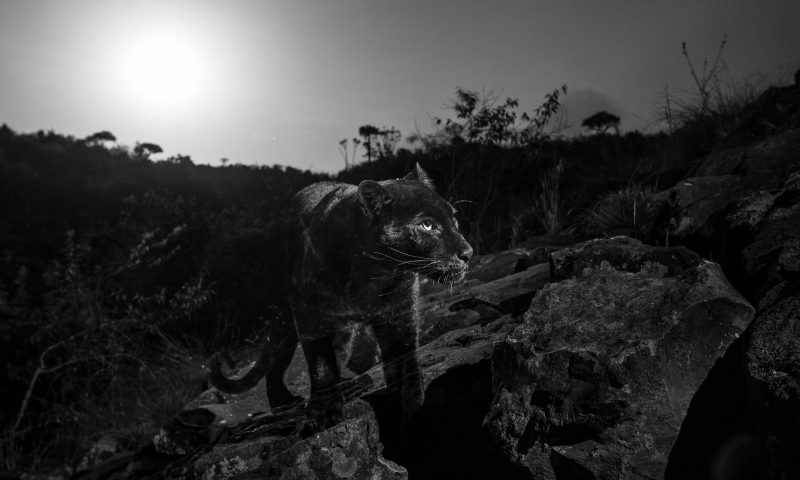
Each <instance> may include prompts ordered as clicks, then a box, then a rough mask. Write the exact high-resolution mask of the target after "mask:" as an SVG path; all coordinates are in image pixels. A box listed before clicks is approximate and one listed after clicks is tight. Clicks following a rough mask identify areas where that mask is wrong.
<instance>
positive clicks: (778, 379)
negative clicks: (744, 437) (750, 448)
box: [744, 282, 800, 479]
mask: <svg viewBox="0 0 800 480" xmlns="http://www.w3.org/2000/svg"><path fill="white" fill-rule="evenodd" d="M779 288H780V289H781V290H782V291H781V292H780V293H778V294H777V298H776V299H775V300H774V301H773V302H772V304H771V305H770V306H769V307H767V308H764V309H762V310H761V311H759V313H758V315H757V317H756V319H755V320H754V322H753V328H752V330H751V332H750V335H749V342H748V344H747V347H746V351H745V358H744V361H745V382H746V383H745V385H746V391H747V400H748V403H749V406H750V411H751V414H752V416H753V418H754V419H757V421H755V422H753V425H754V427H755V428H754V434H755V439H756V444H757V445H759V446H760V455H759V458H758V464H759V465H760V472H759V473H760V476H761V478H768V479H791V478H800V457H799V456H798V452H800V282H794V284H791V285H790V284H788V283H787V284H785V285H783V286H781V287H779Z"/></svg>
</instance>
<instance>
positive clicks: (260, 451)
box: [192, 400, 408, 480]
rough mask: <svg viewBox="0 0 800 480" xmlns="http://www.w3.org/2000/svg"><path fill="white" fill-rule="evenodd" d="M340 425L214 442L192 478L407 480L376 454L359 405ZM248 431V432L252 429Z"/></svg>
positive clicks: (371, 418)
mask: <svg viewBox="0 0 800 480" xmlns="http://www.w3.org/2000/svg"><path fill="white" fill-rule="evenodd" d="M344 414H345V419H344V421H342V422H341V423H339V424H337V425H335V426H334V427H332V428H329V429H327V430H325V431H323V432H320V433H317V434H314V435H312V436H310V437H308V438H305V439H303V438H301V437H300V435H299V432H294V433H293V434H291V435H259V434H255V435H254V434H253V433H252V432H250V433H249V434H248V435H244V439H241V440H240V441H235V442H226V443H218V444H216V445H215V446H214V447H213V449H212V450H211V451H209V452H207V453H205V454H204V455H203V456H201V457H199V458H198V459H197V460H196V461H194V463H193V464H192V474H193V476H194V477H195V478H203V479H206V480H214V479H228V478H232V477H236V478H242V479H243V478H275V479H283V478H297V479H303V478H306V479H320V480H322V479H332V480H333V479H336V480H340V479H347V478H350V479H362V478H382V479H398V480H400V479H407V478H408V472H407V471H406V469H405V468H403V467H401V466H399V465H397V464H396V463H394V462H392V461H389V460H386V459H385V458H383V456H382V455H381V449H382V447H381V444H380V441H379V439H378V425H377V421H376V420H375V414H374V413H373V411H372V408H371V407H370V406H369V404H367V403H366V402H364V401H362V400H356V401H354V402H350V403H348V404H347V406H346V407H345V412H344ZM251 428H252V427H251Z"/></svg>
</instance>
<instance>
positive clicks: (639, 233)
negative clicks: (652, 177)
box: [582, 184, 652, 239]
mask: <svg viewBox="0 0 800 480" xmlns="http://www.w3.org/2000/svg"><path fill="white" fill-rule="evenodd" d="M651 193H652V188H651V187H648V186H643V185H637V184H630V185H628V186H626V187H625V188H621V189H619V190H615V191H612V192H608V193H607V194H605V195H603V196H602V197H601V198H600V200H598V202H597V203H596V204H595V206H594V208H592V210H591V211H588V212H586V213H585V215H584V221H583V222H582V224H583V225H582V227H583V230H585V232H586V233H589V234H591V235H602V236H612V235H628V236H631V237H634V238H638V239H645V236H646V234H647V232H645V231H644V229H645V222H644V221H643V220H644V213H645V207H646V204H647V199H648V198H649V196H650V194H651Z"/></svg>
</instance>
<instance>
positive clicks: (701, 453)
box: [650, 129, 800, 479]
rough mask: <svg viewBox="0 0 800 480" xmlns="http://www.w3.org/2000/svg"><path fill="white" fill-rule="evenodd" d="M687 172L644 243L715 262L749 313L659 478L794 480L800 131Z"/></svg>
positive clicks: (658, 205)
mask: <svg viewBox="0 0 800 480" xmlns="http://www.w3.org/2000/svg"><path fill="white" fill-rule="evenodd" d="M691 175H694V176H693V177H691V178H687V179H685V180H684V181H682V182H680V183H678V184H677V185H675V186H674V187H672V188H670V189H668V190H666V191H664V192H661V193H659V194H656V195H655V196H654V197H653V198H651V203H650V206H651V207H654V210H656V211H658V213H657V214H655V215H652V216H651V217H650V218H652V219H655V220H654V223H653V228H652V230H651V235H650V239H651V240H653V241H658V242H661V243H665V241H669V242H670V243H671V244H682V245H685V246H687V247H688V248H690V249H692V250H693V251H696V252H698V253H700V254H701V255H702V256H704V257H706V258H712V259H714V260H716V261H718V262H719V263H720V264H721V265H722V266H723V268H724V270H725V273H726V276H727V278H728V279H729V280H730V281H731V283H732V284H733V285H734V286H735V287H736V288H737V289H738V290H739V291H741V292H742V294H743V295H744V296H745V297H746V298H747V299H748V300H749V301H750V302H752V303H753V304H754V305H757V307H758V311H757V314H756V316H755V318H754V320H753V322H752V326H751V327H750V328H749V329H748V331H747V332H746V334H745V335H743V337H742V339H741V340H739V341H737V342H736V344H735V345H734V347H733V348H731V349H730V351H729V352H728V353H727V354H726V355H725V358H724V359H723V361H722V362H720V364H719V365H717V367H715V368H714V369H713V370H712V372H711V373H710V375H709V377H708V378H707V379H706V382H705V384H704V385H703V386H702V388H701V389H700V391H699V392H698V394H697V396H696V398H695V399H694V401H693V402H692V406H691V407H690V412H689V414H688V416H687V421H686V422H684V426H683V429H682V432H681V434H680V438H679V441H678V443H677V444H676V447H675V448H674V449H673V452H672V454H671V457H670V462H669V463H670V468H669V469H668V475H667V478H675V479H688V478H697V479H706V478H740V479H745V478H752V477H754V476H758V477H760V478H765V479H782V478H797V476H798V475H797V472H798V471H799V470H798V461H797V460H796V458H795V455H794V452H796V451H798V446H797V441H796V439H797V438H800V422H798V421H797V420H796V419H795V418H793V417H792V416H791V415H790V414H789V412H791V411H793V410H792V409H793V408H796V405H797V404H798V402H800V396H798V395H799V394H798V393H797V392H796V391H795V390H794V389H793V387H792V385H795V384H796V383H797V378H798V377H797V371H798V370H799V369H800V358H798V357H797V355H796V354H795V353H792V352H793V351H794V350H793V349H794V348H796V345H797V344H798V342H799V341H800V340H799V339H800V330H798V329H796V328H794V324H795V323H796V321H797V320H796V317H795V316H794V314H793V313H792V307H791V306H792V305H794V303H793V302H795V301H796V299H797V293H796V292H797V290H798V287H797V286H796V285H797V282H798V279H800V240H798V239H800V130H797V129H794V130H788V131H783V132H781V133H778V134H775V135H772V136H769V137H766V138H763V139H761V140H758V141H756V142H753V143H751V144H747V145H741V146H737V147H731V148H728V149H723V150H720V151H717V152H715V153H712V154H711V155H709V156H707V157H705V158H704V159H702V160H701V161H700V162H699V163H698V166H697V168H696V169H695V170H694V171H693V172H692V174H691ZM733 472H735V473H733ZM715 476H716V477H715Z"/></svg>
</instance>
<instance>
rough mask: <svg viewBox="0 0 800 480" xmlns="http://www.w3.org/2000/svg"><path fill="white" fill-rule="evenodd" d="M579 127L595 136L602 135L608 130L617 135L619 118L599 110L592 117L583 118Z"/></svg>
mask: <svg viewBox="0 0 800 480" xmlns="http://www.w3.org/2000/svg"><path fill="white" fill-rule="evenodd" d="M581 126H583V127H586V128H588V129H589V130H590V131H592V132H594V133H595V134H597V135H604V134H605V133H606V132H607V131H608V130H609V129H610V128H613V129H614V131H615V132H616V133H617V134H619V117H618V116H616V115H614V114H613V113H608V112H606V111H605V110H601V111H599V112H597V113H595V114H594V115H592V116H590V117H588V118H585V119H584V120H583V122H581Z"/></svg>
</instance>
